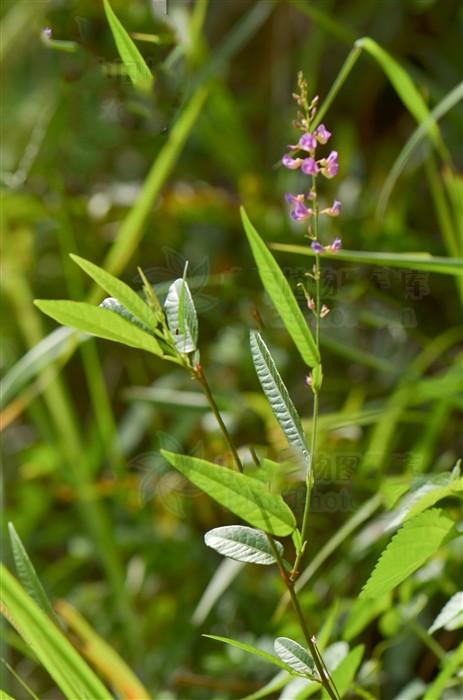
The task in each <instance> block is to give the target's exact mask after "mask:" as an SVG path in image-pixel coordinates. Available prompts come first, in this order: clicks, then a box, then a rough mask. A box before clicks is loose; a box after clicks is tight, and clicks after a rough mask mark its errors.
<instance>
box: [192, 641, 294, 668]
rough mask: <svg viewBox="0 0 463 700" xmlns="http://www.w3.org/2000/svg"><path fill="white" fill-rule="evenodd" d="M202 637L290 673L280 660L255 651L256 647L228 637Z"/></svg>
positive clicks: (260, 651) (261, 651)
mask: <svg viewBox="0 0 463 700" xmlns="http://www.w3.org/2000/svg"><path fill="white" fill-rule="evenodd" d="M203 637H207V638H208V639H215V640H216V641H217V642H223V643H224V644H229V645H230V646H232V647H236V649H242V650H243V651H247V652H248V654H253V656H258V657H259V658H260V659H263V660H264V661H268V662H269V663H270V664H273V665H274V666H278V668H282V669H283V670H284V671H288V673H292V669H291V668H290V667H289V666H288V665H287V664H285V663H283V661H280V659H279V658H278V657H277V656H273V655H272V654H268V653H267V652H266V651H263V650H262V649H257V648H256V647H253V646H252V645H251V644H245V643H244V642H237V641H236V639H230V638H229V637H218V636H217V635H215V634H203Z"/></svg>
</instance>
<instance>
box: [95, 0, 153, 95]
mask: <svg viewBox="0 0 463 700" xmlns="http://www.w3.org/2000/svg"><path fill="white" fill-rule="evenodd" d="M103 5H104V9H105V13H106V18H107V20H108V24H109V27H110V29H111V32H112V35H113V37H114V41H115V44H116V47H117V51H118V53H119V56H120V58H121V61H122V63H123V64H124V66H125V68H126V70H127V74H128V76H129V78H130V80H131V81H132V83H133V85H134V86H135V87H136V88H137V89H138V90H140V91H141V92H145V93H150V92H151V88H152V85H153V76H152V74H151V71H150V69H149V68H148V66H147V65H146V63H145V59H144V58H143V56H142V55H141V53H140V52H139V50H138V49H137V47H136V46H135V44H134V42H133V41H132V39H131V38H130V36H129V34H128V33H127V31H126V29H125V28H124V26H123V25H122V23H121V21H120V20H119V19H118V17H117V16H116V14H115V12H114V10H113V9H112V7H111V5H110V4H109V2H108V0H103Z"/></svg>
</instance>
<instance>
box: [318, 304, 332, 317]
mask: <svg viewBox="0 0 463 700" xmlns="http://www.w3.org/2000/svg"><path fill="white" fill-rule="evenodd" d="M329 313H330V310H329V308H328V307H327V306H326V304H323V306H322V308H321V309H320V318H325V316H328V314H329Z"/></svg>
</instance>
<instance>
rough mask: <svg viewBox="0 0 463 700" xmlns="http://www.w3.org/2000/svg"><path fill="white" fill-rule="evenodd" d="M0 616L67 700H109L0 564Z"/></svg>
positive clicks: (83, 665) (77, 657)
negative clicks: (36, 659)
mask: <svg viewBox="0 0 463 700" xmlns="http://www.w3.org/2000/svg"><path fill="white" fill-rule="evenodd" d="M0 573H1V579H2V587H1V591H0V604H1V612H2V614H3V615H4V616H5V617H6V619H7V620H8V621H9V622H11V624H12V625H13V626H14V627H15V628H16V630H17V631H18V633H19V634H20V635H21V637H22V638H23V639H24V641H25V642H26V643H27V644H28V645H29V646H30V647H31V649H32V651H33V652H34V653H35V655H36V656H37V658H38V659H39V661H40V663H41V664H42V665H43V666H44V668H46V670H47V671H48V673H49V674H50V675H51V676H52V678H53V679H54V681H55V683H56V684H57V685H58V687H59V688H60V689H61V690H62V692H63V693H64V695H65V696H66V697H67V698H68V699H69V700H76V698H79V700H95V698H98V700H113V697H112V695H111V694H110V693H109V692H108V690H107V689H106V688H105V686H104V685H103V684H102V683H101V681H100V680H99V679H98V678H97V676H96V675H95V674H94V673H93V671H92V670H91V668H90V667H89V666H88V665H87V664H86V663H85V661H84V660H83V659H82V657H81V656H79V654H78V653H77V651H76V650H75V649H74V647H73V646H72V645H71V644H70V643H69V642H68V640H67V639H66V637H64V635H63V634H62V633H61V631H60V630H59V629H58V628H57V627H56V625H55V624H54V623H53V622H51V621H50V619H49V618H48V617H47V615H45V613H44V612H43V611H42V610H41V609H40V608H39V607H38V606H37V605H36V604H35V603H34V601H33V600H31V599H30V598H29V596H28V595H27V593H26V592H25V591H24V589H23V588H22V587H21V586H20V584H19V583H18V582H17V581H16V579H15V578H14V576H12V574H10V572H9V571H8V569H6V568H5V567H4V566H3V565H1V564H0Z"/></svg>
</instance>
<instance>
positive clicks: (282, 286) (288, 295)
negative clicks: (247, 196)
mask: <svg viewBox="0 0 463 700" xmlns="http://www.w3.org/2000/svg"><path fill="white" fill-rule="evenodd" d="M241 219H242V221H243V226H244V230H245V231H246V235H247V237H248V241H249V244H250V246H251V250H252V254H253V256H254V260H255V261H256V265H257V269H258V271H259V275H260V278H261V280H262V284H263V285H264V287H265V290H266V291H267V293H268V295H269V296H270V299H271V300H272V302H273V305H274V306H275V309H276V310H277V312H278V314H279V316H280V318H281V320H282V321H283V323H284V324H285V326H286V330H287V331H288V333H289V334H290V336H291V338H292V339H293V341H294V344H295V345H296V347H297V349H298V350H299V353H300V354H301V357H302V359H303V360H304V362H305V363H306V364H307V365H308V366H309V367H316V365H318V364H320V353H319V351H318V348H317V346H316V344H315V340H314V339H313V336H312V333H311V331H310V328H309V326H308V324H307V321H306V319H305V318H304V315H303V313H302V311H301V309H300V308H299V305H298V303H297V301H296V298H295V296H294V294H293V292H292V290H291V287H290V286H289V283H288V281H287V279H286V277H285V276H284V275H283V272H282V270H281V268H280V266H279V265H278V263H277V262H276V260H275V259H274V257H273V255H272V254H271V252H270V251H269V249H268V248H267V246H266V245H265V243H264V241H263V240H262V239H261V237H260V236H259V234H258V233H257V231H256V229H255V228H254V226H253V225H252V223H251V222H250V220H249V218H248V215H247V214H246V212H245V210H244V208H243V207H242V208H241Z"/></svg>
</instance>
